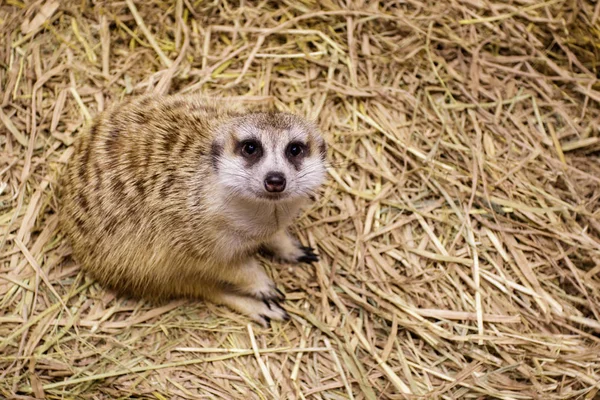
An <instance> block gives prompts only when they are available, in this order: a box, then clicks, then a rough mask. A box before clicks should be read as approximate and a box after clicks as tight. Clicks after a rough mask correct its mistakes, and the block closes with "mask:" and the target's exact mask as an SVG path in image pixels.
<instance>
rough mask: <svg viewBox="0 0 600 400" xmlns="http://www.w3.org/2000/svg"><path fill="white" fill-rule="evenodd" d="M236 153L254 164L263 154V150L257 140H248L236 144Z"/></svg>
mask: <svg viewBox="0 0 600 400" xmlns="http://www.w3.org/2000/svg"><path fill="white" fill-rule="evenodd" d="M235 147H236V153H237V154H239V155H241V156H242V157H244V158H245V159H246V160H247V161H248V162H249V163H251V164H254V163H255V162H257V161H258V160H259V159H260V157H261V156H262V154H263V148H262V145H261V144H260V142H259V141H258V140H256V139H246V140H242V141H241V142H238V143H237V144H236V146H235Z"/></svg>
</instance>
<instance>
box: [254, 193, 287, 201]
mask: <svg viewBox="0 0 600 400" xmlns="http://www.w3.org/2000/svg"><path fill="white" fill-rule="evenodd" d="M257 197H258V198H260V199H263V200H269V201H278V200H284V199H286V198H289V195H288V194H287V193H260V194H257Z"/></svg>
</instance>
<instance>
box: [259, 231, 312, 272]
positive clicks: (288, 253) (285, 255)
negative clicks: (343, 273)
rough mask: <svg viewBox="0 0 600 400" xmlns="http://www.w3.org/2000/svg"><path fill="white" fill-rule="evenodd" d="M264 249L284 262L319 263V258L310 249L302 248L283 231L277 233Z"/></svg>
mask: <svg viewBox="0 0 600 400" xmlns="http://www.w3.org/2000/svg"><path fill="white" fill-rule="evenodd" d="M264 247H265V249H266V250H267V252H268V253H272V254H273V255H274V256H275V257H276V258H279V259H280V260H283V261H285V262H291V263H308V264H310V263H313V262H316V261H319V256H318V255H317V254H315V250H314V249H313V248H312V247H306V246H302V245H301V244H300V242H298V240H296V239H295V238H293V237H292V236H291V235H290V234H289V233H287V232H286V231H283V230H281V231H279V232H277V233H276V234H275V236H273V238H272V239H271V240H270V241H269V242H268V243H265V245H264Z"/></svg>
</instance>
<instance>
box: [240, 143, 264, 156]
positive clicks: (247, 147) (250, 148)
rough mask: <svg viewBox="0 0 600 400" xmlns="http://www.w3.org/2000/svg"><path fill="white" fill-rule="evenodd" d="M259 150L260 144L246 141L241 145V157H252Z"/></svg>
mask: <svg viewBox="0 0 600 400" xmlns="http://www.w3.org/2000/svg"><path fill="white" fill-rule="evenodd" d="M259 150H260V144H259V143H258V142H257V141H256V140H246V141H245V142H243V143H242V155H244V156H252V155H254V154H256V153H257V152H258V151H259Z"/></svg>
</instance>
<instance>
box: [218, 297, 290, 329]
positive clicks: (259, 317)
mask: <svg viewBox="0 0 600 400" xmlns="http://www.w3.org/2000/svg"><path fill="white" fill-rule="evenodd" d="M210 300H211V301H213V302H214V303H216V304H222V305H224V306H227V307H229V308H231V309H233V310H235V311H237V312H239V313H241V314H244V315H246V316H248V317H250V318H251V319H252V320H254V321H256V322H257V323H259V324H260V325H262V326H263V327H265V328H268V327H269V326H270V324H271V320H279V321H288V320H289V319H290V315H289V314H288V313H287V311H285V310H284V309H283V308H281V306H280V305H279V303H277V302H276V301H269V300H259V299H256V298H254V297H250V296H244V295H240V294H236V293H230V292H225V291H222V292H219V293H214V294H213V296H211V299H210Z"/></svg>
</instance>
